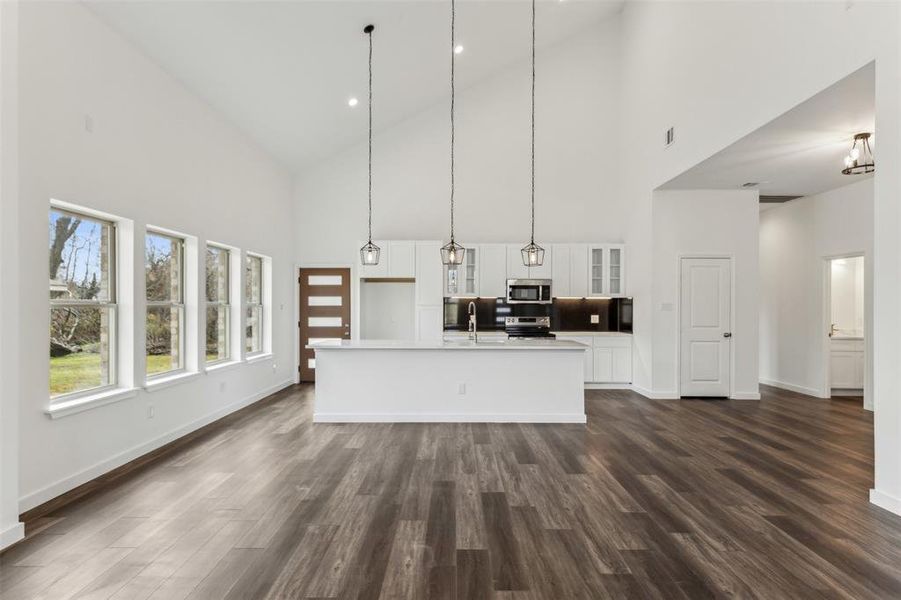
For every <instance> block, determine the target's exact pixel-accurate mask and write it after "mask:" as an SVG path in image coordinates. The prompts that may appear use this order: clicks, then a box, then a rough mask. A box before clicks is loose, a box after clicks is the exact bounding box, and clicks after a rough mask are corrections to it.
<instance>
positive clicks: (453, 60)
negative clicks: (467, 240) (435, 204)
mask: <svg viewBox="0 0 901 600" xmlns="http://www.w3.org/2000/svg"><path fill="white" fill-rule="evenodd" d="M456 19H457V4H456V0H451V98H450V125H451V147H450V182H451V189H450V239H451V243H453V242H454V89H455V88H454V71H455V67H456V56H457V53H456V52H455V50H456V43H457V38H456V25H457V24H456Z"/></svg>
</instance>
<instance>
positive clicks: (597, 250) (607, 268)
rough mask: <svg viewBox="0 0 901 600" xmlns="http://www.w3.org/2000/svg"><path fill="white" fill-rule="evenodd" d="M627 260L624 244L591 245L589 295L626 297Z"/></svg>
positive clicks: (589, 251)
mask: <svg viewBox="0 0 901 600" xmlns="http://www.w3.org/2000/svg"><path fill="white" fill-rule="evenodd" d="M625 260H626V252H625V245H623V244H589V245H588V295H589V296H625V295H626V280H625Z"/></svg>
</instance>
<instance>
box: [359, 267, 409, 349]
mask: <svg viewBox="0 0 901 600" xmlns="http://www.w3.org/2000/svg"><path fill="white" fill-rule="evenodd" d="M415 310H416V286H415V284H414V283H413V282H397V281H391V282H385V281H362V282H360V320H361V321H362V323H360V327H361V329H360V332H361V333H360V338H361V339H364V340H412V339H415V338H416V334H415V331H414V319H415V316H414V312H415Z"/></svg>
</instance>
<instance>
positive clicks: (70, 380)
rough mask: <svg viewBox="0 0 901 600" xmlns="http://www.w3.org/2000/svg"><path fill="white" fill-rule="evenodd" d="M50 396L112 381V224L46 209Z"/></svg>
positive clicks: (114, 329) (113, 370) (113, 286)
mask: <svg viewBox="0 0 901 600" xmlns="http://www.w3.org/2000/svg"><path fill="white" fill-rule="evenodd" d="M49 254H50V397H51V398H57V397H59V396H63V395H68V394H77V393H79V392H86V391H87V390H93V391H96V390H98V389H101V388H106V387H113V386H115V385H116V368H115V367H116V364H115V360H116V347H117V344H116V281H115V276H114V274H115V272H116V270H115V257H116V227H115V225H114V224H113V223H111V222H108V221H103V220H101V219H96V218H93V217H89V216H86V215H82V214H78V213H75V212H69V211H66V210H61V209H58V208H51V209H50V252H49Z"/></svg>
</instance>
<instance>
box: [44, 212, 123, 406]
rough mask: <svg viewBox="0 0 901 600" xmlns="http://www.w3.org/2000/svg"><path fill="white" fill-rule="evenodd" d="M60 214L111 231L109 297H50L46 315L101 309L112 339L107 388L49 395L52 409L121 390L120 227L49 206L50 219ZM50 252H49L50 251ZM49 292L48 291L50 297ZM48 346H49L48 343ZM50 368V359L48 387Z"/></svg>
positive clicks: (109, 350)
mask: <svg viewBox="0 0 901 600" xmlns="http://www.w3.org/2000/svg"><path fill="white" fill-rule="evenodd" d="M54 212H56V213H60V214H63V215H66V216H69V217H74V218H78V219H82V220H84V219H87V220H89V221H94V222H97V223H99V224H101V226H108V227H109V248H108V249H107V251H108V253H109V256H108V257H107V261H108V270H109V274H108V276H109V295H108V296H109V297H108V298H107V299H106V300H84V299H70V300H59V299H56V298H52V297H50V298H49V300H50V306H49V308H48V311H47V315H48V317H50V318H51V319H52V314H53V310H54V309H60V308H98V309H104V308H105V309H107V310H108V311H109V332H108V335H109V339H110V341H109V342H108V344H107V345H108V352H109V356H108V357H107V364H108V383H106V384H104V385H99V386H95V387H91V388H85V389H83V390H76V391H74V392H69V393H67V394H58V395H56V396H54V395H52V393H51V394H48V395H49V406H50V407H53V406H54V405H57V404H61V403H64V402H69V401H72V400H78V399H80V398H87V397H89V396H95V395H98V394H103V393H105V392H109V391H111V390H115V389H118V388H119V302H118V299H119V278H118V276H117V275H118V248H119V246H118V244H119V236H118V227H117V223H116V222H115V221H113V220H112V219H108V218H103V217H99V216H96V215H93V214H90V213H89V212H80V211H78V210H72V209H69V208H64V207H61V206H57V205H56V204H54V203H51V204H50V207H49V209H48V211H47V215H48V219H49V216H50V214H51V213H54ZM48 251H49V248H48ZM49 296H50V294H49V289H48V297H49ZM48 346H49V343H48ZM50 369H52V367H50V365H49V357H48V385H49V374H50Z"/></svg>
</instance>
